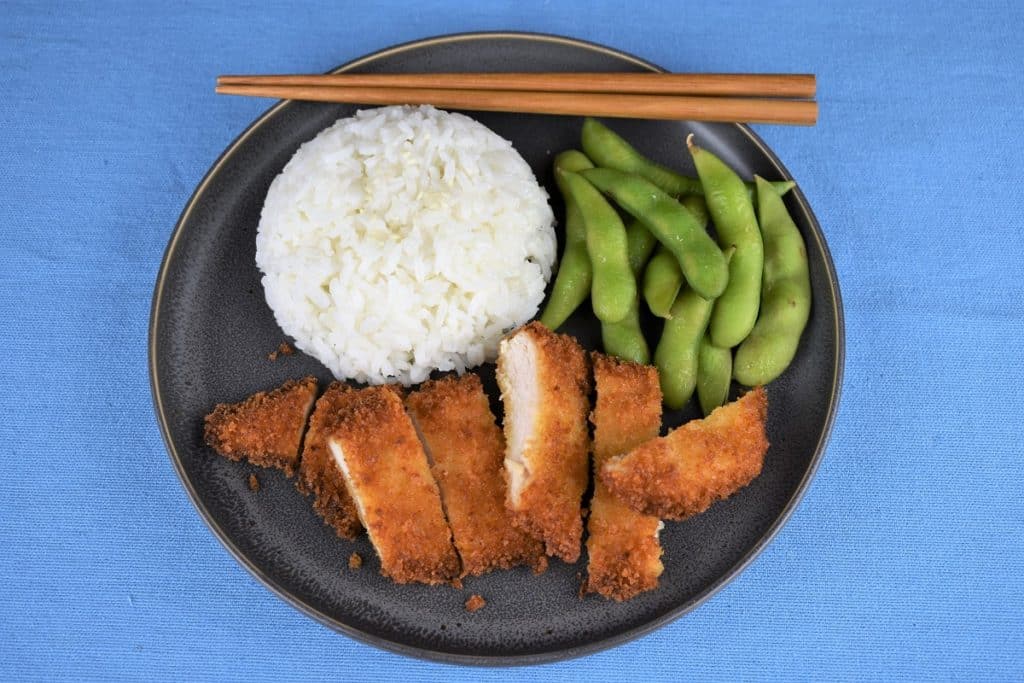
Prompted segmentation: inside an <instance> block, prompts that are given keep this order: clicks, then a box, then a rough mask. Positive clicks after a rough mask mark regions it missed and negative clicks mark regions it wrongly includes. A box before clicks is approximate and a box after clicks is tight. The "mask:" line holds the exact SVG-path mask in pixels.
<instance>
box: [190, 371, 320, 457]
mask: <svg viewBox="0 0 1024 683" xmlns="http://www.w3.org/2000/svg"><path fill="white" fill-rule="evenodd" d="M316 387H317V384H316V379H315V378H313V377H306V378H305V379H302V380H299V381H297V382H296V381H294V380H289V381H287V382H285V383H284V384H282V385H281V386H280V387H278V388H277V389H274V390H273V391H261V392H259V393H258V394H253V395H252V396H250V397H249V398H247V399H245V400H244V401H242V402H241V403H220V404H218V405H217V406H216V407H215V408H214V409H213V412H212V413H210V414H209V415H207V416H206V428H205V438H206V443H207V445H209V446H210V447H211V448H213V449H214V450H215V451H217V452H218V453H220V454H221V455H223V456H224V457H225V458H228V459H229V460H241V459H243V458H245V459H246V460H248V461H249V462H251V463H253V464H254V465H259V466H261V467H276V468H278V469H279V470H282V471H283V472H284V473H285V474H286V475H288V476H289V477H290V476H292V475H293V474H294V473H295V468H296V467H297V466H298V464H299V446H300V445H301V444H302V433H303V432H304V431H305V429H306V419H307V418H308V417H309V411H310V410H312V408H313V402H314V401H315V400H316Z"/></svg>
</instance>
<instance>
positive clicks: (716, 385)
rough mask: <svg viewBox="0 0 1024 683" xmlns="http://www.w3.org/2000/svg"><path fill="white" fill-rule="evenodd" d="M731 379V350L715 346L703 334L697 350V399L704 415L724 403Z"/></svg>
mask: <svg viewBox="0 0 1024 683" xmlns="http://www.w3.org/2000/svg"><path fill="white" fill-rule="evenodd" d="M731 381H732V351H731V350H730V349H723V348H719V347H717V346H715V345H714V344H712V343H711V338H710V337H709V336H708V335H706V334H705V335H704V339H702V340H701V342H700V350H699V351H698V352H697V400H698V401H700V409H701V411H702V412H703V413H704V416H705V417H707V416H708V415H710V414H711V411H712V410H714V409H715V408H717V407H718V406H722V405H725V402H726V400H728V398H729V383H730V382H731Z"/></svg>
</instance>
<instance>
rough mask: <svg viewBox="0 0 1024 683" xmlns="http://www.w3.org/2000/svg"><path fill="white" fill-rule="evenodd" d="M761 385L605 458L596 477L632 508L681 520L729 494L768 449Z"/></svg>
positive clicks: (741, 484)
mask: <svg viewBox="0 0 1024 683" xmlns="http://www.w3.org/2000/svg"><path fill="white" fill-rule="evenodd" d="M767 417H768V397H767V394H766V393H765V391H764V388H763V387H758V388H756V389H753V390H752V391H749V392H747V394H746V395H744V396H743V397H742V398H740V399H739V400H737V401H734V402H732V403H729V404H727V405H724V406H722V407H721V408H717V409H716V410H714V411H713V412H712V413H711V415H709V416H708V417H706V418H704V419H703V420H694V421H692V422H688V423H686V424H684V425H683V426H681V427H679V428H678V429H676V430H674V431H673V432H671V433H670V434H668V435H667V436H665V437H662V438H659V439H652V440H651V441H648V442H646V443H644V444H642V445H640V446H638V447H637V448H635V449H633V450H632V451H630V452H629V453H627V454H625V455H620V456H617V457H614V458H612V459H611V460H609V461H607V462H605V464H604V465H603V466H602V467H601V472H600V478H601V481H602V482H603V483H604V484H605V485H606V486H607V487H608V489H609V490H610V491H611V492H612V493H613V494H614V495H615V496H616V497H617V498H619V499H620V500H622V501H624V502H625V503H626V504H627V505H629V506H630V507H631V508H633V509H634V510H636V511H638V512H642V513H644V514H651V515H657V516H659V517H662V518H665V519H672V520H681V519H686V518H687V517H690V516H692V515H695V514H697V513H700V512H703V511H704V510H706V509H708V507H710V506H711V504H712V503H714V502H715V501H717V500H721V499H723V498H727V497H729V496H731V495H732V494H733V493H735V492H736V491H738V490H740V489H741V488H743V487H744V486H746V485H747V484H749V483H750V482H751V481H753V479H754V478H755V477H757V475H759V474H760V473H761V466H762V465H763V463H764V454H765V452H767V450H768V437H767V435H766V433H765V421H766V419H767Z"/></svg>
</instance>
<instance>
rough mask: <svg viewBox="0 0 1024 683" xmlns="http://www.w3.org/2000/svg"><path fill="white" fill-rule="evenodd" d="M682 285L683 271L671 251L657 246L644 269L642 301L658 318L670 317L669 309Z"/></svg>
mask: <svg viewBox="0 0 1024 683" xmlns="http://www.w3.org/2000/svg"><path fill="white" fill-rule="evenodd" d="M682 286H683V271H682V270H680V269H679V261H677V260H676V257H675V256H673V255H672V252H670V251H668V250H667V249H665V247H664V246H659V247H658V251H657V252H655V254H654V256H652V257H651V260H650V261H649V262H648V263H647V268H645V269H644V281H643V293H644V301H646V302H647V308H649V309H651V313H653V314H654V315H656V316H658V317H659V318H668V317H670V313H669V309H671V308H672V304H673V303H674V302H675V300H676V296H678V295H679V290H680V289H682Z"/></svg>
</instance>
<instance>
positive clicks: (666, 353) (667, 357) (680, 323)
mask: <svg viewBox="0 0 1024 683" xmlns="http://www.w3.org/2000/svg"><path fill="white" fill-rule="evenodd" d="M711 308H712V302H710V301H708V300H707V299H705V298H703V297H702V296H700V295H699V294H697V292H695V291H694V290H693V289H692V288H691V287H687V288H686V289H684V290H683V291H682V292H681V293H680V294H679V296H678V297H677V298H676V301H675V303H674V304H672V311H671V314H672V317H671V318H669V319H668V320H666V321H665V327H664V329H663V330H662V332H661V339H659V340H658V346H657V348H655V349H654V364H655V365H656V366H657V367H658V379H659V381H660V382H661V393H662V395H663V396H664V399H665V405H667V406H668V407H669V408H674V409H678V408H682V407H683V406H684V405H686V402H687V401H689V400H690V397H691V396H693V390H694V388H695V387H696V386H697V355H698V352H699V350H700V340H701V339H703V338H704V332H705V330H707V327H708V320H710V318H711Z"/></svg>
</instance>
